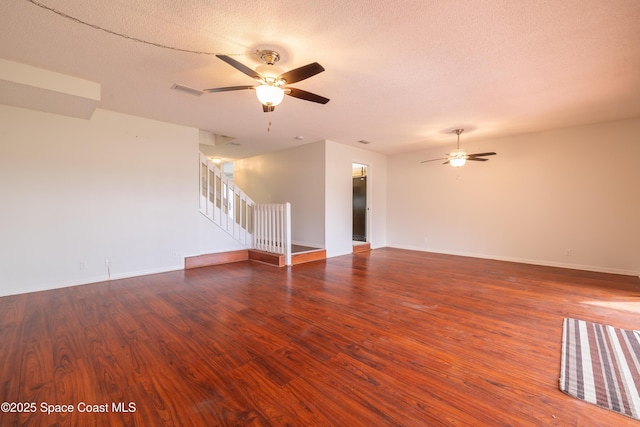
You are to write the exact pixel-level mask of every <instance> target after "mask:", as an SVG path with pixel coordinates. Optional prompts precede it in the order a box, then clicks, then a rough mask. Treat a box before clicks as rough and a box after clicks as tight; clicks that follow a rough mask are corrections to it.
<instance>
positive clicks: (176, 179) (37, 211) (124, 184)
mask: <svg viewBox="0 0 640 427" xmlns="http://www.w3.org/2000/svg"><path fill="white" fill-rule="evenodd" d="M0 141H1V142H0V203H1V205H2V206H1V208H0V295H8V294H15V293H23V292H29V291H36V290H41V289H51V288H56V287H62V286H68V285H76V284H81V283H89V282H94V281H100V280H105V279H106V278H107V277H108V276H107V275H108V272H107V268H106V266H105V259H107V258H108V259H110V261H111V268H110V272H111V277H112V278H117V277H125V276H134V275H139V274H145V273H152V272H159V271H167V270H172V269H180V268H182V266H183V257H184V256H188V255H194V254H198V253H200V252H201V247H202V246H203V245H205V244H204V243H202V242H201V241H200V238H199V234H198V233H199V228H200V229H202V228H205V229H206V226H199V219H198V218H199V216H200V214H199V213H198V208H197V206H198V185H197V183H198V167H197V164H198V163H197V161H198V130H197V129H193V128H187V127H183V126H176V125H171V124H167V123H162V122H157V121H152V120H147V119H142V118H138V117H132V116H128V115H124V114H117V113H112V112H108V111H104V110H97V111H96V112H95V114H94V115H93V117H92V119H91V120H82V119H74V118H69V117H64V116H59V115H54V114H48V113H40V112H35V111H30V110H24V109H18V108H12V107H7V106H0ZM205 246H206V245H205Z"/></svg>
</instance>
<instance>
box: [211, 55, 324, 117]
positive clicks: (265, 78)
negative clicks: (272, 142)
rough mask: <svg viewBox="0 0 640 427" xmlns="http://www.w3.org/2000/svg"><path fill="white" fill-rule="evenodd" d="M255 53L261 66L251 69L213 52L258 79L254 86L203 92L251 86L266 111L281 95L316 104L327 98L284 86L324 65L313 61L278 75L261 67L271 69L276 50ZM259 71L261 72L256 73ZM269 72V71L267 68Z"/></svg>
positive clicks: (242, 88)
mask: <svg viewBox="0 0 640 427" xmlns="http://www.w3.org/2000/svg"><path fill="white" fill-rule="evenodd" d="M257 54H258V56H259V57H260V59H261V60H262V62H263V63H264V64H265V65H261V66H260V67H258V69H257V70H255V71H254V70H252V69H251V68H249V67H247V66H246V65H244V64H243V63H241V62H239V61H236V60H235V59H233V58H231V57H230V56H227V55H216V57H218V58H219V59H221V60H222V61H224V62H226V63H227V64H229V65H231V66H232V67H233V68H235V69H236V70H238V71H240V72H242V73H244V74H246V75H247V76H249V77H251V78H253V79H255V80H256V81H257V82H258V85H257V86H230V87H220V88H213V89H205V90H204V91H203V92H227V91H232V90H244V89H255V91H256V96H257V97H258V101H260V103H261V104H262V111H264V112H265V113H269V112H271V111H273V110H274V109H275V107H276V106H277V105H279V104H280V103H281V102H282V100H283V99H284V96H285V95H289V96H292V97H294V98H299V99H302V100H305V101H311V102H316V103H318V104H326V103H327V102H329V98H325V97H324V96H320V95H316V94H315V93H311V92H307V91H305V90H302V89H296V88H293V87H286V86H285V85H287V84H291V83H296V82H299V81H302V80H305V79H308V78H309V77H312V76H315V75H316V74H318V73H321V72H323V71H324V67H322V65H320V64H318V63H317V62H313V63H311V64H307V65H304V66H302V67H299V68H296V69H293V70H290V71H287V72H285V73H282V74H280V75H278V76H275V77H274V76H272V75H269V74H271V73H268V72H267V70H268V69H265V68H264V67H269V68H273V65H274V64H275V63H276V62H278V61H279V60H280V55H279V54H278V52H275V51H273V50H262V51H258V52H257ZM258 70H260V71H261V72H259V71H258ZM269 71H273V70H269Z"/></svg>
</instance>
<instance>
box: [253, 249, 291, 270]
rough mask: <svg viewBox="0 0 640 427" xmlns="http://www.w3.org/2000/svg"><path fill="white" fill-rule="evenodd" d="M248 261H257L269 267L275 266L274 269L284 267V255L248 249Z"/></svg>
mask: <svg viewBox="0 0 640 427" xmlns="http://www.w3.org/2000/svg"><path fill="white" fill-rule="evenodd" d="M249 259H250V260H252V261H258V262H262V263H265V264H269V265H275V266H276V267H284V266H285V260H284V255H280V254H274V253H272V252H264V251H258V250H255V249H249Z"/></svg>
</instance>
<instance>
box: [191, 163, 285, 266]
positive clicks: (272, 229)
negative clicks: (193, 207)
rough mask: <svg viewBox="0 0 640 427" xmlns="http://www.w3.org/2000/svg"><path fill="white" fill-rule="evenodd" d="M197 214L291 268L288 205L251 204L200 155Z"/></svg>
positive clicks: (240, 191)
mask: <svg viewBox="0 0 640 427" xmlns="http://www.w3.org/2000/svg"><path fill="white" fill-rule="evenodd" d="M200 213H202V214H203V215H204V216H206V217H207V218H209V219H210V220H211V221H213V222H214V223H215V224H217V225H218V226H219V227H220V228H222V229H223V230H225V231H226V232H227V233H229V234H230V235H231V236H233V237H234V238H235V239H236V240H237V241H239V242H240V243H242V244H243V245H245V246H247V247H250V248H253V249H257V250H261V251H265V252H271V253H276V254H281V255H284V257H285V264H286V265H291V204H290V203H282V204H265V205H257V204H255V203H254V202H253V200H251V198H250V197H249V196H247V195H246V194H245V193H244V191H242V190H241V189H240V187H238V186H237V185H235V184H234V183H233V181H232V180H231V179H229V177H227V176H226V175H225V174H224V172H223V171H222V170H221V169H220V168H219V167H218V166H217V165H216V164H215V163H213V162H212V161H211V160H210V159H208V158H207V156H205V155H204V154H202V153H200Z"/></svg>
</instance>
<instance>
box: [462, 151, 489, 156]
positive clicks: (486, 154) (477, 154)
mask: <svg viewBox="0 0 640 427" xmlns="http://www.w3.org/2000/svg"><path fill="white" fill-rule="evenodd" d="M495 155H496V153H494V152H493V151H491V152H489V153H474V154H467V156H469V157H478V156H495Z"/></svg>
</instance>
